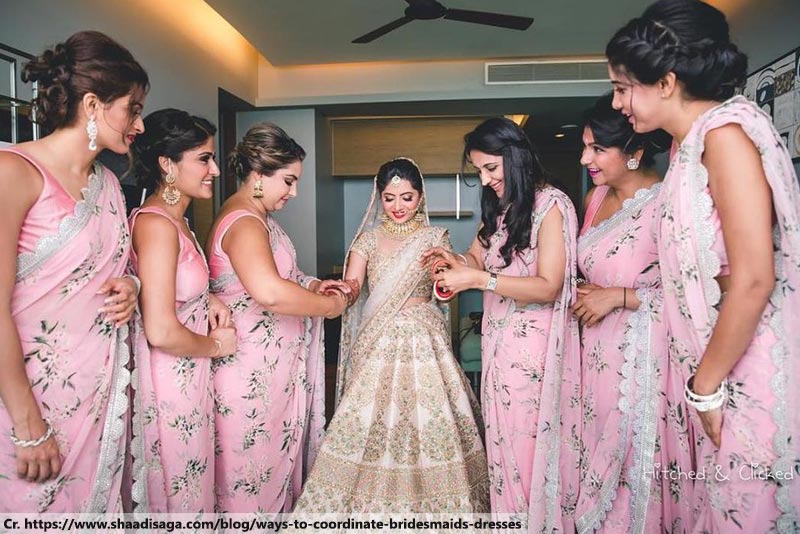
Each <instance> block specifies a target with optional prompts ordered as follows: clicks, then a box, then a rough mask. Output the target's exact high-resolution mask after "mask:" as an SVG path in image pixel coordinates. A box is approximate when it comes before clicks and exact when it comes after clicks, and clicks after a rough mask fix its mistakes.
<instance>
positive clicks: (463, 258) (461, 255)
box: [456, 253, 469, 267]
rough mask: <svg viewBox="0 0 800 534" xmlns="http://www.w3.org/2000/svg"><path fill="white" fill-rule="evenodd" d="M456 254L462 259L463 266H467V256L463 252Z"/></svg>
mask: <svg viewBox="0 0 800 534" xmlns="http://www.w3.org/2000/svg"><path fill="white" fill-rule="evenodd" d="M456 256H458V257H459V258H461V259H462V260H464V266H465V267H468V266H469V262H468V261H467V257H466V256H464V255H463V254H458V253H456Z"/></svg>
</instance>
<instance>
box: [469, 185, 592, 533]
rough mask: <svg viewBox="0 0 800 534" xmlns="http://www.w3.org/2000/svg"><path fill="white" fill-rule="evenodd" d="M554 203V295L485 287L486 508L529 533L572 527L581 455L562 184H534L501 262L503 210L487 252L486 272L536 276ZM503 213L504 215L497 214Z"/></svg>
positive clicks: (568, 214) (570, 239)
mask: <svg viewBox="0 0 800 534" xmlns="http://www.w3.org/2000/svg"><path fill="white" fill-rule="evenodd" d="M550 209H557V210H559V211H560V212H561V216H562V217H563V225H562V234H563V237H564V242H565V243H566V252H567V258H566V272H565V273H564V285H563V287H562V289H561V291H560V293H559V295H558V298H557V300H556V302H555V303H554V304H549V305H539V304H530V305H528V306H524V307H518V306H517V303H516V301H515V300H514V299H511V298H507V297H503V296H500V295H497V294H496V293H493V292H489V291H486V292H484V296H483V338H482V340H481V350H482V353H483V372H482V375H483V401H482V405H481V407H482V409H483V418H484V421H485V423H486V451H487V454H488V461H489V473H490V476H491V484H492V486H491V492H490V496H491V499H492V512H493V513H510V514H514V515H515V516H517V517H519V518H521V519H523V520H524V521H525V522H526V524H527V527H526V528H527V529H528V531H529V532H546V533H550V532H554V531H557V532H572V530H573V529H574V513H575V506H576V504H577V500H578V479H579V470H580V461H581V454H582V451H583V449H584V446H583V443H582V440H581V392H580V340H579V338H578V325H577V321H576V320H575V318H574V317H573V315H572V313H571V312H570V309H569V308H570V305H571V304H572V302H573V299H574V296H575V239H576V234H577V218H576V215H575V208H574V207H573V205H572V202H571V201H570V200H569V198H568V197H567V196H566V195H565V194H564V193H562V192H561V191H559V190H557V189H555V188H552V187H547V188H544V189H542V190H540V191H538V192H537V194H536V201H535V206H534V212H533V215H532V218H533V223H532V227H531V246H530V248H528V249H526V250H525V251H524V253H523V254H514V255H513V256H512V261H511V264H510V265H508V266H507V267H503V265H504V261H503V258H502V256H501V255H500V252H499V251H500V247H501V246H502V245H503V243H505V240H506V239H507V233H506V230H505V226H504V225H503V221H502V219H501V220H500V221H499V224H498V228H499V229H498V231H497V232H496V233H495V234H494V235H493V236H492V237H491V238H490V243H489V248H488V249H487V250H485V251H484V265H485V266H486V269H487V270H488V271H490V272H496V273H498V274H503V275H508V276H536V274H537V272H538V271H537V265H536V260H537V257H538V249H537V241H538V233H539V229H540V227H541V224H542V220H543V219H544V217H545V215H547V213H548V212H549V211H550ZM501 217H502V216H501Z"/></svg>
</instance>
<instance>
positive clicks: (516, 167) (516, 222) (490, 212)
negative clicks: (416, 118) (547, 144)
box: [462, 117, 547, 266]
mask: <svg viewBox="0 0 800 534" xmlns="http://www.w3.org/2000/svg"><path fill="white" fill-rule="evenodd" d="M473 150H478V151H480V152H483V153H485V154H491V155H493V156H502V157H503V173H504V174H505V177H504V178H505V186H504V193H503V198H498V197H497V194H496V193H495V192H494V191H493V190H492V188H490V187H488V186H487V187H484V188H483V190H482V191H481V221H482V223H483V226H481V229H480V230H478V241H480V243H481V245H483V246H484V247H486V248H489V239H490V238H491V237H492V235H494V233H495V232H496V231H497V219H498V217H499V216H500V214H501V213H503V211H504V210H505V208H506V207H508V211H507V212H506V213H505V218H504V224H505V226H506V228H507V229H508V239H506V242H505V244H503V246H501V247H500V255H501V256H502V257H503V261H505V264H506V266H508V265H510V264H511V255H512V253H514V252H522V251H523V250H525V249H526V248H528V247H530V244H531V243H530V241H531V214H532V213H533V205H534V202H535V194H536V188H537V187H541V186H544V185H545V184H546V183H547V178H546V177H545V171H544V168H543V167H542V164H541V163H540V162H539V158H538V156H537V155H536V151H535V150H534V148H533V144H532V143H531V141H530V139H528V136H527V135H526V134H525V132H524V131H523V130H522V128H520V127H519V126H517V124H516V123H515V122H514V121H512V120H509V119H506V118H505V117H495V118H491V119H487V120H485V121H483V122H482V123H481V124H479V125H478V126H477V127H476V128H475V129H474V130H472V131H471V132H470V133H468V134H467V135H465V136H464V153H463V155H462V166H464V167H465V166H466V163H467V162H468V161H469V154H470V152H472V151H473Z"/></svg>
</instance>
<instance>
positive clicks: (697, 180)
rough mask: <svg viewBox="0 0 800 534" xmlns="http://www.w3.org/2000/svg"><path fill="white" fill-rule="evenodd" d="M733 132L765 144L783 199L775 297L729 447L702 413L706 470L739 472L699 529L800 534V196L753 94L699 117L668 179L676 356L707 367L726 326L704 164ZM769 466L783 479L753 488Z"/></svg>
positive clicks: (734, 414)
mask: <svg viewBox="0 0 800 534" xmlns="http://www.w3.org/2000/svg"><path fill="white" fill-rule="evenodd" d="M727 124H736V125H738V126H740V127H741V128H742V130H743V131H744V133H745V134H746V135H747V136H748V137H749V138H750V140H751V141H752V142H753V144H754V145H755V146H756V148H757V149H758V151H759V153H760V155H761V163H762V165H763V169H764V174H765V175H766V178H767V182H768V184H769V187H770V189H771V191H772V204H773V210H774V213H775V217H776V220H777V222H776V224H775V225H774V228H773V246H774V254H775V288H774V291H773V292H772V296H771V297H770V301H769V304H768V305H767V307H766V309H765V310H764V312H763V314H762V317H761V320H760V322H759V325H758V327H757V329H756V333H755V335H754V338H753V341H752V342H751V344H750V346H749V347H748V349H747V350H746V352H745V354H744V355H743V356H742V357H741V358H740V359H739V361H738V362H737V363H736V366H735V367H734V368H733V369H732V370H731V373H730V375H729V377H728V380H729V385H728V400H727V402H726V404H725V405H724V406H723V416H724V420H723V423H722V441H721V447H720V448H719V449H716V448H715V447H714V446H713V444H712V443H711V440H709V439H707V438H706V437H705V433H704V431H703V429H702V426H701V424H700V422H699V421H698V420H697V419H696V413H695V412H694V410H691V414H692V417H693V421H692V422H693V423H694V425H695V433H696V435H697V436H698V439H697V443H696V447H697V451H698V463H699V464H700V468H706V469H707V470H708V472H709V473H711V474H714V473H716V472H717V471H716V469H717V468H720V469H722V470H723V471H722V472H723V474H727V475H729V476H728V479H727V480H720V477H714V476H709V477H708V479H707V480H706V482H705V488H706V490H707V491H708V501H709V506H708V507H707V508H706V513H705V515H704V517H701V518H700V524H698V525H697V529H701V528H707V529H712V530H715V531H719V530H721V531H724V532H727V531H739V530H740V529H743V531H745V532H747V531H756V530H758V531H760V530H763V529H766V528H767V526H769V525H773V526H774V527H775V529H776V530H777V531H778V532H781V533H788V532H797V530H796V529H797V528H798V525H800V482H799V481H798V480H795V479H796V478H798V477H800V473H799V472H798V466H799V465H800V409H798V408H799V407H800V388H798V387H797V384H795V383H794V381H796V380H797V379H798V377H800V334H798V331H797V327H798V324H800V292H798V291H800V188H798V183H797V177H796V175H795V171H794V168H793V166H792V162H791V160H790V158H789V154H788V152H787V150H786V147H785V145H784V144H783V141H782V140H781V137H780V136H779V135H778V134H777V132H776V131H775V129H774V127H773V125H772V120H771V118H770V117H769V116H767V115H766V114H765V113H763V112H762V111H761V110H760V109H758V108H757V107H756V106H755V105H754V104H752V103H751V102H749V101H747V100H746V99H745V98H743V97H741V96H736V97H733V98H731V99H730V100H728V101H726V102H724V103H723V104H721V105H719V106H717V107H715V108H712V109H711V110H709V111H707V112H706V113H704V114H703V115H701V116H700V117H699V118H698V119H697V120H695V122H694V124H693V125H692V127H691V129H690V131H689V133H688V135H687V136H686V138H685V139H684V141H683V142H682V143H681V145H680V148H679V150H678V152H677V154H676V156H675V158H674V159H673V161H672V164H671V166H670V170H669V172H668V173H667V177H666V180H665V182H664V190H663V191H662V200H663V205H662V218H661V220H662V223H661V231H660V239H659V255H660V257H661V269H662V277H663V281H664V291H665V306H666V312H667V317H668V320H669V328H670V332H671V336H672V338H673V343H674V344H675V347H674V348H673V349H672V350H674V351H676V352H678V353H680V356H681V358H680V360H681V361H682V362H683V365H682V367H681V371H682V373H683V379H684V380H685V379H686V378H688V377H689V376H690V375H691V374H692V373H693V372H694V370H695V369H696V367H697V365H698V364H699V362H700V359H701V357H702V355H703V353H704V351H705V348H706V346H707V345H708V342H709V339H710V338H711V334H712V332H713V330H714V326H715V324H716V321H717V315H718V311H717V310H718V305H719V303H720V301H721V294H720V288H719V285H718V284H717V282H716V281H715V277H716V276H718V274H719V272H720V256H719V254H717V253H716V252H715V251H714V249H713V246H714V243H715V239H721V237H722V236H721V233H720V234H719V235H717V233H716V232H715V229H714V226H713V225H712V224H711V223H710V222H709V220H710V218H711V217H712V215H713V213H714V206H713V200H712V198H711V195H710V194H709V191H708V187H707V186H708V172H707V170H706V168H705V167H704V166H703V164H702V160H701V158H702V154H703V151H704V150H705V146H704V143H705V136H706V134H707V133H708V132H709V131H711V130H712V129H715V128H719V127H722V126H725V125H727ZM724 179H728V180H735V179H736V177H735V176H726V177H724ZM742 208H743V209H746V206H742ZM742 216H746V211H745V212H743V214H742ZM753 462H755V463H757V464H759V467H758V470H757V471H756V472H755V475H754V473H752V472H751V471H750V469H749V466H748V464H751V463H753ZM743 468H744V469H745V471H744V472H742V471H741V469H743ZM764 469H766V470H767V471H768V472H771V473H772V474H773V475H778V476H775V477H774V478H770V479H769V480H760V481H759V480H753V478H754V476H755V477H757V476H758V474H759V472H763V470H764ZM788 477H791V479H789V478H788ZM748 478H749V479H748ZM698 484H702V482H698ZM701 487H702V486H701Z"/></svg>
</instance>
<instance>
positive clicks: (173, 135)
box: [131, 108, 217, 194]
mask: <svg viewBox="0 0 800 534" xmlns="http://www.w3.org/2000/svg"><path fill="white" fill-rule="evenodd" d="M216 133H217V127H216V126H214V125H213V124H211V123H210V122H209V121H207V120H206V119H204V118H202V117H195V116H193V115H189V114H188V113H187V112H185V111H181V110H179V109H172V108H166V109H159V110H158V111H154V112H152V113H150V114H149V115H148V116H147V117H145V119H144V133H142V134H139V135H137V136H136V139H135V140H134V141H133V144H132V145H131V152H132V153H133V162H134V166H133V174H134V176H136V179H137V180H138V182H139V183H140V184H141V185H143V186H144V187H145V188H147V190H148V191H149V192H150V193H151V194H152V193H153V192H155V190H156V189H157V188H158V186H159V185H160V184H161V182H162V180H163V173H162V170H161V166H160V165H159V163H158V158H159V157H161V156H165V157H167V158H169V159H171V160H172V161H174V162H175V163H177V162H179V161H181V159H182V158H183V154H184V152H186V151H187V150H192V149H193V148H197V147H199V146H200V145H202V144H203V143H205V142H206V140H207V139H208V138H209V137H212V136H213V135H214V134H216Z"/></svg>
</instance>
